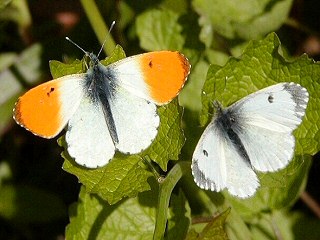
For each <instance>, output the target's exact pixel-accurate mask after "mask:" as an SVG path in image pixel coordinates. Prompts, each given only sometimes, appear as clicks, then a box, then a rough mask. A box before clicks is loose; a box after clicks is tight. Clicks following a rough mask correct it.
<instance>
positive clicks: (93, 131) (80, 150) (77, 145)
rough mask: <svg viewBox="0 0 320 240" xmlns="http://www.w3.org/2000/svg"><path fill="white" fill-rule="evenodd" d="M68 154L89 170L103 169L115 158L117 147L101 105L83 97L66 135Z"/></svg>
mask: <svg viewBox="0 0 320 240" xmlns="http://www.w3.org/2000/svg"><path fill="white" fill-rule="evenodd" d="M66 141H67V144H68V153H69V154H70V156H71V157H73V158H74V159H75V161H76V162H77V163H78V164H80V165H83V166H85V167H88V168H96V167H101V166H103V165H105V164H107V163H108V162H109V161H110V159H111V158H112V157H113V155H114V152H115V146H114V144H113V141H112V139H111V136H110V133H109V129H108V126H107V123H106V120H105V116H104V114H103V111H102V108H101V105H100V104H93V103H92V101H91V100H90V99H89V98H88V97H83V98H82V100H81V103H80V105H79V108H78V109H77V111H76V112H75V114H74V115H73V116H72V118H71V119H70V121H69V124H68V130H67V133H66Z"/></svg>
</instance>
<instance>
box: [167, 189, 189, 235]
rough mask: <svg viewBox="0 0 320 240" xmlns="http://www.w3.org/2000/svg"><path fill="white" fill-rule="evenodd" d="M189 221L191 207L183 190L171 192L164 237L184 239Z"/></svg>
mask: <svg viewBox="0 0 320 240" xmlns="http://www.w3.org/2000/svg"><path fill="white" fill-rule="evenodd" d="M190 222H191V209H190V206H189V204H188V202H187V199H186V198H185V196H184V194H183V192H182V191H181V190H180V191H179V193H178V195H175V194H172V195H171V199H170V208H169V216H168V224H167V228H168V230H167V235H166V238H165V239H168V240H176V239H185V237H186V235H187V232H188V228H189V225H190Z"/></svg>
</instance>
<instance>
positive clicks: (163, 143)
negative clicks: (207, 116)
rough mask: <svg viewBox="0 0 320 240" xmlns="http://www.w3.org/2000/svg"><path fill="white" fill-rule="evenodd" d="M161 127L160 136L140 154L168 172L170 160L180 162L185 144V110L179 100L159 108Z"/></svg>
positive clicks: (159, 129)
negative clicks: (182, 120) (182, 123)
mask: <svg viewBox="0 0 320 240" xmlns="http://www.w3.org/2000/svg"><path fill="white" fill-rule="evenodd" d="M158 114H159V116H160V127H159V128H158V135H157V137H156V138H155V140H154V141H153V143H152V144H151V146H150V147H149V148H147V149H146V150H145V151H143V152H142V153H140V154H139V155H140V156H141V157H144V156H149V157H150V158H151V159H152V160H153V161H155V162H156V163H157V164H159V166H160V167H161V168H162V170H164V171H166V170H167V164H168V162H169V160H178V159H179V154H180V152H181V148H182V146H183V144H184V142H185V138H184V135H183V130H182V127H181V119H182V114H183V108H182V107H180V106H179V104H178V100H177V99H174V100H173V101H172V102H171V103H169V104H167V105H164V106H161V107H160V108H158Z"/></svg>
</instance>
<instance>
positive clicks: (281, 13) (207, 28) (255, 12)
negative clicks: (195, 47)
mask: <svg viewBox="0 0 320 240" xmlns="http://www.w3.org/2000/svg"><path fill="white" fill-rule="evenodd" d="M192 3H193V7H194V8H195V10H196V11H197V13H198V14H199V15H200V20H199V21H200V24H201V25H202V27H203V30H202V32H203V33H204V32H208V33H210V32H212V31H215V32H218V33H219V34H221V35H223V36H225V37H227V38H239V37H240V38H243V39H251V38H256V37H259V36H263V35H264V34H267V33H269V32H271V31H275V30H277V29H278V28H279V27H280V26H281V25H282V24H283V23H284V22H285V20H286V19H287V17H288V13H289V11H290V9H291V4H292V0H276V1H273V0H263V1H261V0H240V1H237V4H235V3H234V1H232V0H226V1H225V0H193V1H192ZM208 35H209V34H208ZM208 35H207V34H202V38H203V37H205V36H208ZM204 42H206V44H207V45H208V43H210V39H206V40H204Z"/></svg>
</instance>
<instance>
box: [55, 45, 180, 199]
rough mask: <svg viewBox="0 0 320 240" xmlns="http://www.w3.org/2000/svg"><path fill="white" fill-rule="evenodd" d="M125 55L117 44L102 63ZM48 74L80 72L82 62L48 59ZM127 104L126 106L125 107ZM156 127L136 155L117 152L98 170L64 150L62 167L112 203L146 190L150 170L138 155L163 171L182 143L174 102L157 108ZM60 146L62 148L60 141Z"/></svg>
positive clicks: (177, 112) (175, 157) (57, 75)
mask: <svg viewBox="0 0 320 240" xmlns="http://www.w3.org/2000/svg"><path fill="white" fill-rule="evenodd" d="M123 57H125V54H124V52H123V50H122V48H121V47H120V46H117V47H116V49H115V50H114V52H113V54H112V55H110V57H109V58H107V59H106V60H103V61H102V63H104V64H110V63H112V62H115V61H117V60H119V59H121V58H123ZM50 67H51V71H52V75H54V77H60V76H62V75H65V74H72V73H80V72H81V71H83V70H84V69H83V63H82V62H80V61H76V62H75V63H73V64H62V63H59V62H58V61H52V62H50ZM128 107H129V106H128ZM158 114H159V116H160V126H159V128H158V134H157V137H156V138H155V140H154V141H153V143H152V144H151V146H150V147H149V148H147V149H146V150H145V151H143V152H142V153H140V154H139V155H131V156H130V155H121V154H118V156H116V157H115V158H114V159H113V161H111V162H110V163H109V164H107V166H104V167H102V168H98V169H87V168H84V167H82V166H79V165H77V164H76V163H75V162H74V160H73V159H72V158H71V157H70V156H69V155H68V153H67V152H64V154H63V157H64V158H65V160H66V161H65V163H64V165H63V169H64V170H66V171H67V172H69V173H72V174H74V175H75V176H77V178H78V179H79V181H80V182H81V183H82V184H84V185H85V186H86V190H87V191H88V192H91V193H98V194H99V196H100V197H102V198H103V199H105V200H107V201H108V202H109V203H110V204H114V203H116V202H117V201H119V200H121V199H122V198H123V197H134V196H136V195H137V193H138V192H143V191H146V190H148V189H150V187H149V184H148V182H147V179H148V177H149V176H150V173H149V172H148V171H147V170H146V169H145V168H144V166H143V164H142V163H140V161H141V159H142V157H144V156H148V157H150V158H151V159H152V160H153V161H155V162H156V163H158V164H159V165H160V167H161V168H162V169H163V170H166V169H167V163H168V161H169V160H177V159H178V155H179V153H180V151H181V148H182V146H183V143H184V135H183V132H182V129H181V127H180V124H181V118H182V108H181V107H179V106H178V101H177V100H173V101H172V102H171V103H170V104H167V105H164V106H162V107H159V108H158ZM60 144H61V145H63V146H64V147H65V148H66V144H65V143H64V140H61V142H60Z"/></svg>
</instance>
